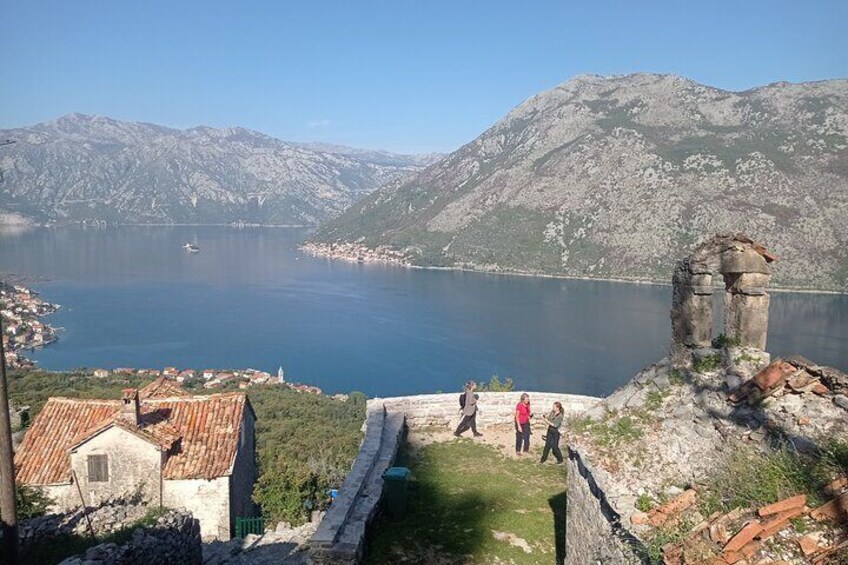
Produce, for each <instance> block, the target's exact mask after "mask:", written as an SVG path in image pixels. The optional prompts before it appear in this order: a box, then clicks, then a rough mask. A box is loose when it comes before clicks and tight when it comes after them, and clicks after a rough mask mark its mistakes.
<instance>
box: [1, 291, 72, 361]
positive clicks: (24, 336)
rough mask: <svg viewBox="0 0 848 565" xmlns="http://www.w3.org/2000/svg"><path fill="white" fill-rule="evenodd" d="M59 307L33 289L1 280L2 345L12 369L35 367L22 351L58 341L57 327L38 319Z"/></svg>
mask: <svg viewBox="0 0 848 565" xmlns="http://www.w3.org/2000/svg"><path fill="white" fill-rule="evenodd" d="M58 309H59V305H58V304H51V303H49V302H46V301H44V300H42V299H41V298H39V296H38V293H37V292H35V291H33V290H30V289H28V288H25V287H23V286H19V285H11V284H8V283H5V282H2V281H0V316H2V317H3V348H4V349H5V351H6V363H7V365H8V367H9V368H10V369H21V368H27V367H33V366H34V363H33V362H32V361H30V360H29V359H27V358H26V357H24V356H23V355H22V353H21V352H22V351H23V350H26V349H30V350H32V349H35V348H37V347H42V346H44V345H47V344H48V343H52V342H54V341H56V330H55V329H54V328H53V327H51V326H50V325H48V324H45V323H43V322H41V321H40V320H39V318H41V317H43V316H46V315H48V314H52V313H53V312H55V311H56V310H58Z"/></svg>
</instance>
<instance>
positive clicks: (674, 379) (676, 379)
mask: <svg viewBox="0 0 848 565" xmlns="http://www.w3.org/2000/svg"><path fill="white" fill-rule="evenodd" d="M668 380H669V382H671V384H673V385H676V386H679V385H682V384H683V383H685V382H686V378H685V377H684V376H683V372H682V371H681V370H679V369H674V370H673V371H672V372H671V373H669V375H668Z"/></svg>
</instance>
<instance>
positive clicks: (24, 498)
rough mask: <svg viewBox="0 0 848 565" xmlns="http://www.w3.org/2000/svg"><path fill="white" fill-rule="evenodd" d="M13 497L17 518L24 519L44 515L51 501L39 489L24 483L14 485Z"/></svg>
mask: <svg viewBox="0 0 848 565" xmlns="http://www.w3.org/2000/svg"><path fill="white" fill-rule="evenodd" d="M15 499H16V502H17V507H18V519H19V520H26V519H28V518H35V517H37V516H44V515H45V514H46V513H47V509H48V508H49V507H50V506H51V505H52V504H53V501H52V500H51V499H50V497H48V496H47V495H46V494H44V493H43V492H42V491H41V490H39V489H35V488H30V487H27V486H24V485H16V486H15Z"/></svg>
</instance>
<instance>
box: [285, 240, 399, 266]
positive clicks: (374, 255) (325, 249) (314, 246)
mask: <svg viewBox="0 0 848 565" xmlns="http://www.w3.org/2000/svg"><path fill="white" fill-rule="evenodd" d="M300 250H301V251H303V252H304V253H307V254H309V255H312V256H313V257H326V258H328V259H340V260H342V261H348V262H355V263H387V264H391V265H402V266H404V267H410V266H412V262H411V261H410V260H409V257H407V256H406V255H405V254H404V253H402V252H401V251H397V250H395V249H392V248H390V247H386V246H382V245H381V246H379V247H377V248H374V249H372V248H370V247H367V246H365V245H363V244H361V243H350V242H346V241H343V242H338V243H317V242H312V241H309V242H306V243H304V244H303V245H301V246H300Z"/></svg>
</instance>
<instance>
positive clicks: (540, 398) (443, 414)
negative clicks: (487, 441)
mask: <svg viewBox="0 0 848 565" xmlns="http://www.w3.org/2000/svg"><path fill="white" fill-rule="evenodd" d="M479 394H480V399H479V400H478V402H477V406H478V408H477V427H478V428H482V429H484V428H486V426H493V425H503V424H507V425H509V424H511V423H512V421H513V414H514V411H515V406H516V404H518V399H519V398H520V397H521V392H481V393H479ZM528 394H529V395H530V403H531V406H532V409H533V411H534V412H535V413H536V415H537V417H538V416H541V415H542V414H547V413H548V412H549V411H550V409H551V406H552V405H553V403H554V401H559V402H561V403H562V407H563V409H564V410H565V414H566V416H569V415H572V414H579V413H582V412H583V411H585V410H588V409H589V408H591V407H592V406H594V405H596V404H597V403H598V402H599V401H600V399H599V398H595V397H593V396H582V395H578V394H557V393H552V392H528ZM459 395H460V392H459V391H457V392H452V393H445V394H421V395H417V396H396V397H393V398H374V399H372V400H369V401H368V406H369V407H371V406H372V405H377V404H378V403H379V404H384V405H385V406H386V409H387V410H389V411H393V412H403V413H404V414H405V415H406V424H407V425H408V426H410V427H426V426H444V427H455V426H456V425H458V424H459V421H460V419H461V415H460V413H459Z"/></svg>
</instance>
